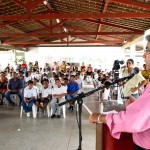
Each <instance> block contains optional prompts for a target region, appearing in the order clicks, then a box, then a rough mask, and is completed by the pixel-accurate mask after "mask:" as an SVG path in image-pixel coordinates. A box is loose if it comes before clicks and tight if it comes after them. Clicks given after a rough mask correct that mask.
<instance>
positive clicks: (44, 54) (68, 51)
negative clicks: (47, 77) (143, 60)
mask: <svg viewBox="0 0 150 150" xmlns="http://www.w3.org/2000/svg"><path fill="white" fill-rule="evenodd" d="M25 59H26V61H27V62H30V61H31V62H35V61H36V60H38V61H39V65H40V66H43V65H44V63H46V62H47V63H50V64H53V62H54V61H57V62H58V63H61V62H62V61H63V60H65V61H66V62H75V63H80V64H81V63H82V62H85V64H86V65H88V64H90V63H91V64H92V66H93V67H94V68H102V69H105V68H107V69H109V70H111V69H112V67H113V62H114V60H116V59H119V60H121V59H124V52H123V51H122V50H121V47H39V48H31V49H30V51H29V52H27V54H26V55H25Z"/></svg>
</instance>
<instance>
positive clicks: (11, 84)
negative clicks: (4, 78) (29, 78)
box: [8, 78, 23, 90]
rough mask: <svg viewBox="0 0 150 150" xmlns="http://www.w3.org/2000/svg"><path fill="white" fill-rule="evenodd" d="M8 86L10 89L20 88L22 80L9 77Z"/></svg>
mask: <svg viewBox="0 0 150 150" xmlns="http://www.w3.org/2000/svg"><path fill="white" fill-rule="evenodd" d="M8 88H9V89H10V90H18V89H21V88H23V84H22V81H21V80H20V79H19V78H17V79H16V81H14V79H10V80H9V82H8Z"/></svg>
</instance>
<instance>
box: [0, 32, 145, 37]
mask: <svg viewBox="0 0 150 150" xmlns="http://www.w3.org/2000/svg"><path fill="white" fill-rule="evenodd" d="M133 34H135V35H136V34H140V35H141V34H144V32H66V33H65V32H64V33H52V34H50V33H48V32H46V33H44V32H42V33H2V34H0V37H30V36H36V37H41V36H52V37H57V36H69V35H70V36H71V35H72V36H73V35H133Z"/></svg>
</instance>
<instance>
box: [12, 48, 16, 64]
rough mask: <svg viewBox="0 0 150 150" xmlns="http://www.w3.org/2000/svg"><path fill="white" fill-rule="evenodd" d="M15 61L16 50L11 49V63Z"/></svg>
mask: <svg viewBox="0 0 150 150" xmlns="http://www.w3.org/2000/svg"><path fill="white" fill-rule="evenodd" d="M15 61H16V50H12V63H14V62H15Z"/></svg>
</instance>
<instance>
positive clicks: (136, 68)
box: [132, 67, 140, 74]
mask: <svg viewBox="0 0 150 150" xmlns="http://www.w3.org/2000/svg"><path fill="white" fill-rule="evenodd" d="M139 71H140V70H139V68H138V67H135V68H134V69H133V70H132V73H133V74H138V73H139Z"/></svg>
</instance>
